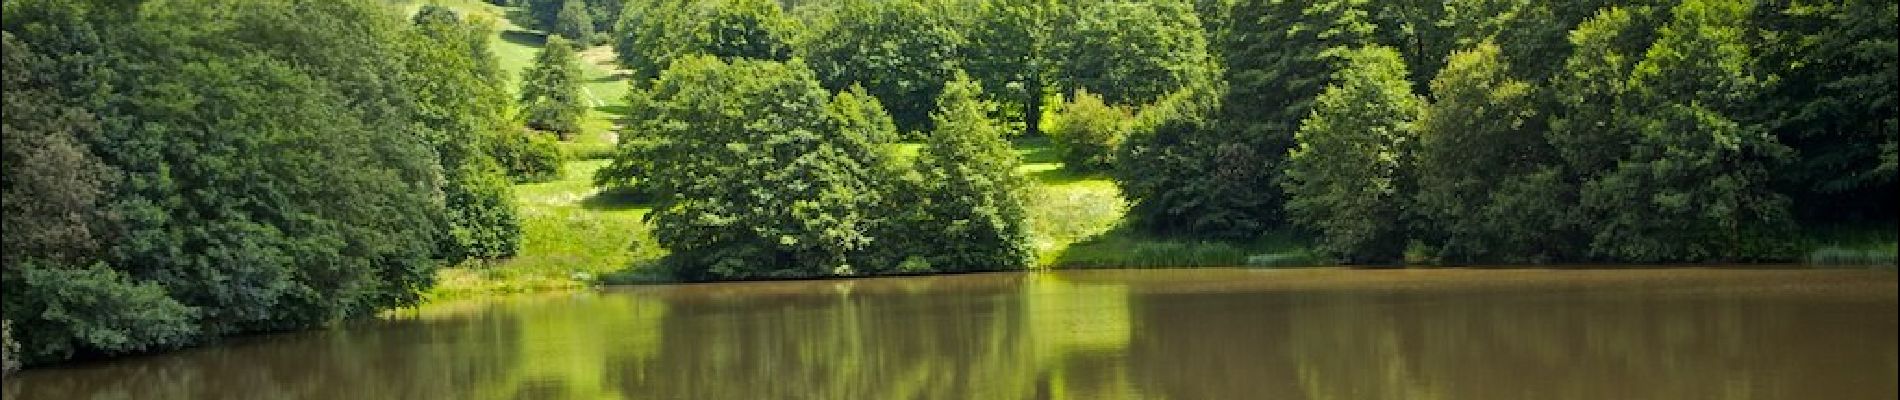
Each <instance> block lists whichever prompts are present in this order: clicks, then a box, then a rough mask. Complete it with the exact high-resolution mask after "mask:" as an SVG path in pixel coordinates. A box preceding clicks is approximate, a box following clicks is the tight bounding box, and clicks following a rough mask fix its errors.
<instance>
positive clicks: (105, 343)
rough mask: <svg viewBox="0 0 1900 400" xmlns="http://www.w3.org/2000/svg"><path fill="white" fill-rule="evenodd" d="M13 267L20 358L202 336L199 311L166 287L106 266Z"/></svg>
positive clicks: (10, 293) (12, 307)
mask: <svg viewBox="0 0 1900 400" xmlns="http://www.w3.org/2000/svg"><path fill="white" fill-rule="evenodd" d="M12 267H13V268H12V269H9V270H8V271H7V274H9V275H13V276H11V277H10V279H7V283H8V285H7V287H6V288H5V289H6V292H7V297H6V300H5V307H6V313H7V315H6V319H8V320H11V321H20V323H21V325H20V327H21V329H20V330H19V332H17V333H18V334H19V341H20V343H19V344H20V348H19V350H20V353H18V354H19V355H18V356H15V357H17V358H18V359H19V360H21V361H25V362H27V363H36V362H44V361H52V360H62V359H66V358H69V357H71V356H72V355H73V354H74V353H77V352H97V353H103V354H117V353H125V352H133V351H143V350H151V349H160V348H168V347H174V346H178V345H182V344H184V343H186V342H187V341H189V340H191V339H192V338H193V337H194V336H195V335H196V334H197V327H196V326H195V325H194V324H193V323H192V321H193V320H192V318H194V317H195V316H196V311H195V310H193V309H192V308H190V307H186V306H184V305H183V304H179V303H178V301H176V300H173V299H172V298H171V297H169V296H168V295H167V294H166V293H165V289H164V288H163V287H160V286H159V285H157V284H153V283H149V282H147V283H134V282H132V281H131V280H129V279H127V278H126V276H125V275H122V274H120V273H119V272H118V271H116V270H113V269H112V268H108V267H106V266H105V265H104V264H93V265H91V266H88V267H83V268H72V267H66V266H61V265H56V264H50V263H41V262H34V261H27V262H22V263H19V264H16V265H14V266H12Z"/></svg>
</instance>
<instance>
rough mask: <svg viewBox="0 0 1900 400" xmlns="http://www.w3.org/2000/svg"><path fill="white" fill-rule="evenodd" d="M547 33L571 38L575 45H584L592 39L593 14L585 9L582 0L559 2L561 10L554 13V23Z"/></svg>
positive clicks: (591, 41)
mask: <svg viewBox="0 0 1900 400" xmlns="http://www.w3.org/2000/svg"><path fill="white" fill-rule="evenodd" d="M548 33H549V34H552V35H560V36H561V37H567V38H572V40H573V41H574V43H575V45H577V46H586V45H588V44H591V43H593V41H594V16H593V14H592V13H591V12H590V11H588V10H587V2H586V1H583V0H565V1H562V2H561V11H560V12H559V13H556V14H555V15H554V25H552V26H550V27H549V29H548Z"/></svg>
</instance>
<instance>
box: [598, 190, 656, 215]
mask: <svg viewBox="0 0 1900 400" xmlns="http://www.w3.org/2000/svg"><path fill="white" fill-rule="evenodd" d="M653 201H654V199H653V195H651V194H647V193H640V192H636V191H633V190H626V189H606V190H601V191H600V192H599V193H594V195H593V196H588V197H587V198H586V199H584V200H581V208H584V209H588V210H595V211H624V210H632V209H637V208H648V207H652V206H653Z"/></svg>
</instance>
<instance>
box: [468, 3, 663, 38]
mask: <svg viewBox="0 0 1900 400" xmlns="http://www.w3.org/2000/svg"><path fill="white" fill-rule="evenodd" d="M509 3H513V4H499V3H498V4H499V5H503V6H519V7H521V8H520V13H519V15H518V16H511V17H510V18H509V19H513V20H515V23H518V24H521V26H525V27H529V28H534V29H540V30H542V31H545V32H547V33H548V34H550V35H561V36H565V37H567V38H568V39H570V40H573V41H575V42H578V43H586V44H594V43H601V40H602V39H604V38H605V37H606V36H605V35H596V34H595V33H596V32H598V33H607V32H609V31H612V30H613V29H614V24H615V22H617V21H619V20H620V13H621V12H622V10H624V9H625V8H626V7H627V3H629V2H628V1H626V0H516V1H512V2H509ZM632 3H641V1H634V2H632Z"/></svg>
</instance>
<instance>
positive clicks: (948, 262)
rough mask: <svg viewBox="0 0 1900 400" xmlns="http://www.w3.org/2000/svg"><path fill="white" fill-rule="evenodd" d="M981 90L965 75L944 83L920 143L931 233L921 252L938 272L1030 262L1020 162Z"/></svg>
mask: <svg viewBox="0 0 1900 400" xmlns="http://www.w3.org/2000/svg"><path fill="white" fill-rule="evenodd" d="M981 95H982V88H981V87H980V86H978V85H977V84H976V82H974V81H971V80H970V79H969V77H968V76H965V75H964V74H962V73H958V74H956V79H955V80H953V81H950V82H948V83H945V84H944V91H943V96H941V98H940V99H938V101H937V103H938V105H937V111H936V112H934V113H932V114H931V119H932V123H933V124H934V126H936V130H935V131H933V132H931V134H930V135H929V137H928V139H926V140H925V142H924V149H923V152H922V153H921V154H920V155H919V156H918V158H917V171H918V172H919V173H921V174H922V175H923V182H924V184H925V185H926V188H925V189H924V190H925V194H924V196H923V197H924V203H923V204H922V205H920V206H919V208H920V209H923V210H926V212H925V213H926V215H927V218H928V219H927V220H926V221H924V222H922V223H921V224H920V226H921V229H923V230H924V231H925V232H926V233H925V234H924V235H925V236H926V237H928V238H930V239H931V241H930V242H929V243H930V246H928V247H927V248H926V249H922V250H921V251H926V252H927V253H925V254H928V255H927V256H925V260H927V261H928V262H929V264H930V268H931V269H933V270H936V271H994V270H1011V269H1022V268H1026V267H1028V266H1029V263H1030V261H1031V258H1032V256H1033V254H1032V252H1033V249H1031V248H1030V246H1029V232H1028V229H1027V227H1026V225H1025V224H1024V223H1023V218H1024V215H1025V211H1024V209H1023V191H1024V190H1025V189H1026V187H1027V186H1026V185H1027V184H1028V183H1027V181H1026V180H1025V179H1024V178H1023V176H1022V175H1021V173H1020V172H1018V171H1017V170H1016V167H1017V165H1019V164H1020V163H1021V161H1019V160H1018V159H1017V156H1016V152H1015V150H1014V149H1012V148H1010V146H1009V142H1008V141H1007V140H1004V138H1003V132H1002V130H1001V129H1000V128H999V127H998V126H997V124H996V122H995V121H993V120H991V119H990V118H989V110H987V105H985V104H984V103H983V102H982V100H980V96H981Z"/></svg>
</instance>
